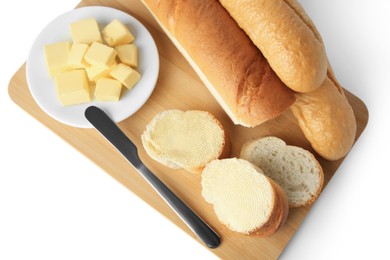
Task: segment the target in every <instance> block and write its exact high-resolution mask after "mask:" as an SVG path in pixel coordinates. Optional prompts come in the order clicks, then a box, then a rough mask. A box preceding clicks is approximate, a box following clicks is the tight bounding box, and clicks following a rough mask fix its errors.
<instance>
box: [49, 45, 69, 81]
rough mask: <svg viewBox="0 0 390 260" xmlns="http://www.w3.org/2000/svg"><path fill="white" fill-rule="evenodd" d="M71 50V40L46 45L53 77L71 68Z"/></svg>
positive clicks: (50, 72) (50, 71)
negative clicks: (69, 61) (69, 59)
mask: <svg viewBox="0 0 390 260" xmlns="http://www.w3.org/2000/svg"><path fill="white" fill-rule="evenodd" d="M69 51H70V43H69V42H57V43H52V44H48V45H45V59H46V64H47V67H48V70H49V74H50V76H51V77H52V78H54V77H55V76H56V75H57V74H59V73H62V72H65V71H69V70H71V67H70V66H69V65H68V57H69Z"/></svg>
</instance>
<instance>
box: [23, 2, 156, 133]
mask: <svg viewBox="0 0 390 260" xmlns="http://www.w3.org/2000/svg"><path fill="white" fill-rule="evenodd" d="M84 18H96V20H97V21H98V23H99V26H100V29H103V28H104V27H105V26H106V25H107V24H109V23H110V22H111V21H112V20H114V19H118V20H119V21H121V22H122V23H123V24H125V25H126V26H127V27H128V28H129V30H130V32H131V33H132V34H133V35H134V37H135V41H134V44H135V45H136V46H137V47H138V63H139V64H138V68H137V70H138V71H139V72H140V74H141V80H140V81H139V82H138V83H137V85H135V87H134V88H133V89H132V90H130V91H129V90H126V91H124V92H123V93H122V96H121V98H120V100H119V101H118V102H112V101H110V102H99V101H94V100H93V101H91V102H88V103H84V104H80V105H74V106H66V107H65V106H62V105H61V103H60V101H59V100H58V98H57V94H56V90H55V83H54V79H52V78H50V76H49V73H48V69H47V66H46V61H45V54H44V46H45V45H46V44H50V43H55V42H60V41H69V42H72V38H71V33H70V23H72V22H75V21H78V20H80V19H84ZM158 72H159V57H158V52H157V47H156V44H155V42H154V40H153V38H152V36H151V35H150V33H149V32H148V30H147V29H146V28H145V27H144V26H143V25H142V24H141V23H140V22H139V21H138V20H136V19H135V18H134V17H132V16H130V15H129V14H127V13H124V12H122V11H119V10H117V9H113V8H109V7H101V6H91V7H82V8H77V9H74V10H72V11H70V12H67V13H64V14H62V15H61V16H59V17H58V18H56V19H55V20H54V21H52V22H51V23H50V24H48V25H47V26H46V27H45V28H44V29H43V31H42V32H41V33H40V34H39V35H38V37H37V39H36V40H35V41H34V43H33V45H32V47H31V50H30V53H29V55H28V58H27V65H26V76H27V83H28V86H29V88H30V92H31V94H32V96H33V98H34V100H35V101H36V102H37V104H38V105H39V106H40V107H41V108H42V110H44V111H45V112H46V113H47V114H48V115H50V116H51V117H52V118H54V119H56V120H58V121H60V122H62V123H64V124H67V125H71V126H75V127H81V128H91V127H92V125H91V124H90V123H89V122H88V121H87V119H86V118H85V117H84V111H85V109H86V108H87V107H88V106H91V105H94V106H97V107H99V108H101V109H103V110H104V111H105V112H106V113H107V114H108V115H109V116H110V117H111V118H112V120H113V121H115V122H120V121H122V120H124V119H126V118H127V117H129V116H131V115H132V114H134V113H135V112H136V111H137V110H138V109H140V108H141V107H142V105H143V104H145V102H146V101H147V100H148V98H149V97H150V95H151V94H152V92H153V89H154V87H155V85H156V81H157V78H158ZM123 88H124V87H123ZM124 89H125V88H124Z"/></svg>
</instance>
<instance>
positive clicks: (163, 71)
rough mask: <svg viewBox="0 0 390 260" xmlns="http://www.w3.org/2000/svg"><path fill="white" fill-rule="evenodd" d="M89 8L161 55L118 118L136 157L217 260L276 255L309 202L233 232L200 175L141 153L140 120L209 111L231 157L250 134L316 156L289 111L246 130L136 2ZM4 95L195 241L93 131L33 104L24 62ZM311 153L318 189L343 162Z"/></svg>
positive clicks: (361, 117)
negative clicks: (146, 87)
mask: <svg viewBox="0 0 390 260" xmlns="http://www.w3.org/2000/svg"><path fill="white" fill-rule="evenodd" d="M88 5H102V6H110V7H114V8H117V9H119V10H122V11H125V12H127V13H129V14H131V15H132V16H134V17H135V18H137V19H138V20H139V21H140V22H142V23H143V24H144V25H145V26H146V27H147V29H148V30H149V31H150V33H151V34H152V35H153V38H154V40H155V41H156V44H157V47H158V50H159V54H160V73H159V78H158V82H157V85H156V88H155V90H154V92H153V94H152V96H151V97H150V99H149V100H148V101H147V103H146V104H145V105H144V106H143V107H142V108H141V109H140V110H139V111H138V112H137V113H135V114H134V115H133V116H131V117H129V118H128V119H126V120H124V121H122V122H121V123H119V127H120V128H121V129H122V130H123V131H124V132H125V134H126V135H127V136H128V137H129V138H130V139H131V140H132V141H133V142H134V143H135V144H136V145H137V147H138V149H139V152H140V157H141V159H142V160H143V162H144V163H145V164H146V165H147V167H149V168H150V169H151V170H152V171H153V172H154V173H155V174H156V175H157V176H158V177H159V178H160V179H161V180H162V181H163V182H164V183H166V184H167V186H169V187H170V188H171V189H172V190H173V191H174V192H175V193H176V194H177V195H178V196H179V197H180V198H181V199H182V200H183V201H184V202H185V203H187V204H188V205H189V206H190V207H191V208H192V209H193V210H195V212H197V213H198V214H199V215H200V217H202V218H203V219H204V220H205V221H206V222H207V223H208V224H209V225H210V226H212V227H213V228H214V229H215V230H216V231H217V232H218V233H219V234H220V236H221V238H222V244H221V246H220V247H219V248H217V249H213V250H212V252H213V253H215V254H216V255H218V256H219V257H221V258H223V259H243V258H257V259H275V258H277V257H278V256H279V255H280V253H281V252H282V250H283V249H284V248H285V246H286V245H287V243H288V241H289V240H290V238H291V237H292V236H293V234H294V233H295V231H296V230H297V229H298V227H299V225H300V224H301V223H302V221H303V219H304V218H305V216H306V214H307V213H308V211H309V210H310V207H302V208H297V209H291V210H290V212H289V216H288V219H287V222H286V224H285V226H284V227H283V228H282V229H281V230H279V231H278V232H276V233H275V234H273V235H271V236H270V237H268V238H255V237H248V236H245V235H242V234H238V233H234V232H232V231H230V230H228V229H227V228H225V227H224V226H222V225H221V224H220V223H219V221H218V220H217V218H216V215H215V214H214V210H213V208H212V206H211V205H210V204H207V203H206V202H205V201H204V200H203V199H202V197H201V185H200V180H201V178H200V176H199V175H196V174H191V173H188V172H185V171H184V170H172V169H169V168H167V167H165V166H162V165H161V164H159V163H157V162H155V161H153V160H152V159H150V158H149V157H148V156H147V155H146V153H145V151H144V150H143V148H142V144H141V140H140V136H141V134H142V132H143V130H144V128H145V125H146V124H147V123H148V122H149V121H150V120H151V119H152V118H153V117H154V116H155V115H156V114H157V113H159V112H161V111H163V110H166V109H180V110H190V109H197V110H205V111H209V112H211V113H212V114H214V115H215V116H216V117H217V118H218V119H219V120H220V121H221V122H222V123H223V125H224V126H225V127H226V128H227V130H228V132H229V134H230V137H231V141H232V153H231V157H237V156H238V155H239V151H240V149H241V146H242V144H243V143H244V142H246V141H247V140H249V139H250V138H255V137H261V136H268V135H273V136H277V137H280V138H282V139H283V140H285V141H286V142H287V143H288V144H290V145H297V146H300V147H303V148H304V149H307V150H309V151H311V152H313V153H314V154H315V152H314V151H313V150H312V148H311V146H310V144H309V143H308V141H307V140H306V139H305V137H304V136H303V133H302V132H301V130H300V128H299V127H298V125H297V122H296V120H295V118H294V117H293V115H292V113H291V112H290V111H287V112H285V113H284V114H282V115H281V116H279V117H278V118H276V119H274V120H271V121H269V122H267V123H265V124H263V125H261V126H258V127H255V128H251V129H250V128H245V127H242V126H236V125H234V124H233V123H232V122H231V121H230V119H229V118H228V117H227V115H226V114H225V112H224V111H223V110H222V109H221V107H220V106H219V105H218V103H217V102H216V101H215V100H214V98H213V97H212V96H211V94H210V93H209V92H208V90H207V88H206V87H205V86H204V85H203V83H202V82H201V81H200V79H199V78H198V76H197V75H196V73H195V72H194V70H193V69H192V68H191V66H190V65H189V63H187V61H186V60H185V59H184V57H183V56H182V55H181V54H180V53H179V52H178V50H177V49H176V48H175V46H174V45H173V44H172V42H171V41H170V40H169V39H168V37H167V36H166V35H165V34H164V33H163V31H162V30H161V29H160V27H159V26H158V24H157V23H156V22H155V21H154V19H153V18H152V16H151V15H150V14H149V13H148V11H147V10H146V8H145V7H144V6H143V5H142V4H141V2H140V1H138V0H114V1H112V0H111V1H109V0H83V1H82V2H81V3H80V5H79V6H88ZM345 92H346V95H347V98H348V100H349V102H350V104H351V106H352V108H353V110H354V112H355V115H356V120H357V136H356V139H357V138H359V136H360V134H361V133H362V131H363V130H364V128H365V126H366V124H367V121H368V111H367V108H366V106H365V105H364V103H363V102H362V101H361V100H360V99H358V98H357V97H356V96H354V95H353V94H351V93H349V92H348V91H345ZM9 95H10V97H11V98H12V99H13V101H14V102H15V103H16V104H17V105H19V106H20V107H21V108H23V109H24V110H26V111H27V112H28V113H29V114H31V115H32V116H33V117H35V118H36V119H37V120H39V121H40V122H42V123H43V124H44V125H46V126H47V127H48V128H49V129H51V130H52V131H54V132H55V133H56V134H57V135H59V136H60V137H61V138H63V139H64V140H65V141H66V142H68V143H70V144H71V145H73V146H74V147H75V148H76V149H78V150H79V151H80V152H81V153H83V154H84V155H85V156H87V157H88V158H90V159H91V160H92V161H93V162H95V163H96V164H97V165H99V166H100V167H101V168H103V169H104V170H105V171H106V172H107V173H108V174H110V175H111V176H112V177H113V178H115V179H116V180H117V181H119V182H120V183H122V184H123V185H124V186H126V187H127V188H128V189H129V190H131V191H132V192H133V193H135V194H136V195H137V196H139V197H140V198H142V199H143V200H145V201H146V202H147V203H148V204H150V205H151V206H152V207H154V208H155V209H157V210H158V211H159V212H161V214H163V215H164V216H166V217H167V218H168V219H170V220H171V221H172V222H174V223H175V224H176V225H178V226H179V227H180V228H181V229H183V230H184V231H185V232H186V233H188V234H189V235H190V236H192V237H193V238H194V239H195V240H197V241H199V240H198V239H197V238H196V237H195V235H194V234H193V233H192V232H191V230H189V228H187V226H186V225H185V224H183V222H182V221H181V220H180V218H179V217H178V216H176V215H175V213H173V211H172V210H171V209H170V208H169V207H168V206H167V205H166V204H165V203H164V202H163V201H162V199H161V198H160V197H159V196H158V195H157V194H156V193H155V192H154V190H153V189H152V188H151V187H150V186H149V185H148V184H147V183H146V182H145V181H144V179H143V178H142V177H140V175H139V174H137V173H136V172H135V170H134V169H133V168H132V166H130V165H129V164H128V162H127V161H126V160H125V159H124V158H123V157H122V156H120V155H119V153H118V152H117V151H116V150H115V148H113V147H112V146H111V145H110V144H109V143H108V142H107V141H106V140H105V139H104V138H103V137H102V136H101V135H100V134H99V133H98V132H97V131H96V130H94V129H79V128H73V127H70V126H66V125H63V124H61V123H59V122H57V121H55V120H53V119H52V118H50V117H49V116H48V115H46V114H45V113H44V112H43V111H42V110H41V109H40V108H39V107H38V105H37V104H36V103H35V102H34V100H33V98H32V96H31V94H30V92H29V90H28V87H27V83H26V76H25V65H23V66H22V67H21V68H20V69H19V70H18V71H17V72H16V74H15V75H14V77H13V78H12V79H11V81H10V84H9ZM315 155H316V154H315ZM316 157H317V159H318V160H319V162H320V163H321V165H322V167H323V169H324V173H325V183H324V187H325V186H326V185H327V184H328V182H329V180H330V179H331V178H332V176H333V175H334V173H335V172H336V170H337V169H338V167H339V166H340V165H341V163H342V162H343V159H341V160H338V161H335V162H329V161H326V160H324V159H322V158H321V157H319V156H318V155H316ZM199 242H200V241H199ZM200 243H201V242H200Z"/></svg>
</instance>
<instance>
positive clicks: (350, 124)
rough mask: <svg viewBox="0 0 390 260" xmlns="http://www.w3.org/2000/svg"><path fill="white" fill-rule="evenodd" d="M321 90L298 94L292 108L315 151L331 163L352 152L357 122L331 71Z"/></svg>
mask: <svg viewBox="0 0 390 260" xmlns="http://www.w3.org/2000/svg"><path fill="white" fill-rule="evenodd" d="M329 76H330V77H332V79H331V78H330V77H327V78H326V79H325V81H324V83H323V84H322V85H321V87H320V88H319V89H317V90H316V91H314V92H312V93H308V94H297V95H296V96H297V101H296V102H295V104H294V105H293V106H292V107H291V110H292V112H293V114H294V116H295V117H296V118H297V120H298V123H299V126H300V128H301V129H302V131H303V133H304V135H305V137H306V138H307V140H309V142H310V143H311V145H312V147H313V149H314V150H315V151H316V152H317V153H318V154H319V155H321V156H322V157H324V158H325V159H328V160H338V159H340V158H342V157H344V156H345V155H346V154H347V153H348V152H349V150H350V149H351V147H352V145H353V143H354V141H355V135H356V119H355V114H354V113H353V110H352V107H351V106H350V105H349V103H348V100H347V98H346V97H345V95H344V93H343V91H342V89H341V87H340V86H339V85H338V83H337V82H336V81H335V79H334V77H333V74H332V72H331V69H329Z"/></svg>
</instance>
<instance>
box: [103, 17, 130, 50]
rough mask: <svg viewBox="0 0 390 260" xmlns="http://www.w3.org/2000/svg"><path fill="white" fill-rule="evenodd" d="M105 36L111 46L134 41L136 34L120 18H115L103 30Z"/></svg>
mask: <svg viewBox="0 0 390 260" xmlns="http://www.w3.org/2000/svg"><path fill="white" fill-rule="evenodd" d="M102 33H103V38H104V40H105V41H106V43H107V44H108V45H110V46H117V45H121V44H128V43H131V42H132V41H134V36H133V35H132V34H131V33H130V31H129V29H128V28H127V27H126V26H125V25H124V24H123V23H121V22H120V21H119V20H118V19H115V20H113V21H112V22H111V23H110V24H108V25H107V26H106V27H105V28H104V29H103V31H102Z"/></svg>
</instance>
